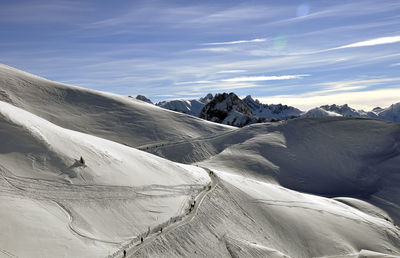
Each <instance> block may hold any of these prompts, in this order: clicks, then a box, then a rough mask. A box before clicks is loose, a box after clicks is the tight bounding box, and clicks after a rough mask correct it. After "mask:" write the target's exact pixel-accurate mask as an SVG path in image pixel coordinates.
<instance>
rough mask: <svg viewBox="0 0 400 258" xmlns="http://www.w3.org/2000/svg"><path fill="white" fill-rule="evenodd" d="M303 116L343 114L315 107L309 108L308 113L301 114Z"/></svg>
mask: <svg viewBox="0 0 400 258" xmlns="http://www.w3.org/2000/svg"><path fill="white" fill-rule="evenodd" d="M301 116H302V117H326V116H342V115H341V114H338V113H335V112H333V111H327V110H326V109H323V108H319V107H316V108H313V109H310V110H308V111H307V112H306V113H304V114H302V115H301Z"/></svg>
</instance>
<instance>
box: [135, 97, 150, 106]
mask: <svg viewBox="0 0 400 258" xmlns="http://www.w3.org/2000/svg"><path fill="white" fill-rule="evenodd" d="M136 99H138V100H141V101H144V102H147V103H150V104H153V102H151V100H150V99H148V98H146V97H145V96H143V95H137V96H136Z"/></svg>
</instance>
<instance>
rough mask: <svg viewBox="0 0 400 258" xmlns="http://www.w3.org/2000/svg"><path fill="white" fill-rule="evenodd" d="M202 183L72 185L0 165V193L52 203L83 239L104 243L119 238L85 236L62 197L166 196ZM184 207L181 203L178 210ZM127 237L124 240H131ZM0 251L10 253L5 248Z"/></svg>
mask: <svg viewBox="0 0 400 258" xmlns="http://www.w3.org/2000/svg"><path fill="white" fill-rule="evenodd" d="M203 187H204V186H203V185H199V184H187V185H175V186H163V185H147V186H140V187H130V186H109V185H73V184H69V183H62V182H56V181H52V180H47V179H38V178H30V177H22V176H16V175H14V174H13V173H12V172H11V171H9V170H8V169H6V168H4V167H3V166H1V165H0V193H2V194H5V195H10V196H16V195H17V196H24V197H29V198H31V199H36V200H45V201H51V202H53V203H55V204H56V205H57V206H58V207H59V208H60V209H61V210H62V211H63V213H64V214H65V215H66V216H67V217H68V219H69V223H68V227H69V229H70V231H71V232H72V233H73V234H74V235H76V236H78V237H82V238H85V239H89V240H93V241H99V242H103V243H107V244H113V245H120V244H121V241H120V242H115V241H109V240H104V239H99V238H94V237H91V236H87V235H85V234H84V233H82V232H80V231H79V230H78V229H77V228H75V227H74V225H73V222H74V216H73V213H72V212H71V211H70V210H69V209H68V208H67V206H66V205H65V204H63V202H64V201H72V200H82V199H83V198H84V199H85V200H134V199H138V198H152V197H156V198H166V197H171V196H182V195H191V194H193V193H194V192H196V191H197V190H200V189H202V188H203ZM184 209H185V207H184V205H182V207H181V208H180V210H179V212H182V211H183V210H184ZM133 238H134V237H130V238H128V239H126V240H124V241H127V240H131V239H133ZM0 252H2V253H4V254H6V255H8V256H9V257H16V256H12V255H11V254H9V253H8V252H6V251H4V250H1V249H0Z"/></svg>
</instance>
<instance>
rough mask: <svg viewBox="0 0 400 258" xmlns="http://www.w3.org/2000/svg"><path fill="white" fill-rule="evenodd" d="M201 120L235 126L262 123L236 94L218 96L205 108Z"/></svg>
mask: <svg viewBox="0 0 400 258" xmlns="http://www.w3.org/2000/svg"><path fill="white" fill-rule="evenodd" d="M199 117H200V118H203V119H206V120H209V121H212V122H216V123H221V124H227V125H233V126H239V127H242V126H245V125H248V124H253V123H257V122H259V121H260V119H259V118H257V117H256V116H255V115H254V114H253V113H252V112H251V110H250V109H249V107H248V106H247V105H246V103H244V102H243V101H242V100H241V99H240V98H239V97H238V96H236V94H234V93H229V94H228V93H223V94H217V95H215V97H214V98H213V99H212V100H211V101H210V102H209V103H208V104H207V105H205V106H204V108H203V109H202V111H201V113H200V115H199Z"/></svg>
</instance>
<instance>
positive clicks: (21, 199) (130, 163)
mask: <svg viewBox="0 0 400 258" xmlns="http://www.w3.org/2000/svg"><path fill="white" fill-rule="evenodd" d="M0 128H1V130H0V132H1V133H0V138H1V142H2V145H1V148H0V164H1V165H0V173H1V180H0V181H1V183H0V191H1V193H2V194H1V196H0V198H1V202H0V203H1V206H2V209H1V218H2V219H1V221H0V228H1V231H2V232H3V234H2V235H1V236H0V249H2V250H6V252H8V253H10V254H13V255H16V256H18V257H62V256H66V257H99V256H105V255H106V254H107V253H110V252H113V251H115V250H117V249H118V247H119V246H120V245H121V244H122V243H123V242H125V241H127V240H128V239H130V238H132V237H135V236H136V235H138V234H140V233H142V232H144V231H146V230H147V228H148V227H153V226H155V225H158V224H160V223H163V222H164V221H168V220H169V218H170V217H173V216H177V215H180V214H182V213H184V212H185V209H186V208H187V203H188V202H189V200H191V199H192V198H193V197H194V196H196V195H197V194H198V193H199V192H200V191H202V190H203V187H204V185H206V184H208V182H209V181H210V179H209V177H208V175H207V172H205V171H204V170H203V169H201V168H197V167H193V166H188V165H181V164H176V163H173V162H170V161H168V160H164V159H162V158H159V157H156V156H154V155H151V154H147V153H145V152H142V151H139V150H136V149H133V148H130V147H127V146H125V145H121V144H118V143H115V142H111V141H109V140H104V139H101V138H98V137H95V136H91V135H87V134H83V133H80V132H76V131H71V130H69V129H64V128H61V127H59V126H57V125H54V124H52V123H50V122H48V121H46V120H44V119H42V118H40V117H37V116H36V115H33V114H31V113H29V112H27V111H24V110H22V109H20V108H17V107H15V106H12V105H10V104H8V103H5V102H0ZM81 156H82V157H83V158H84V160H85V165H83V164H81V163H80V162H79V159H80V157H81ZM35 232H38V233H37V234H36V233H35ZM10 236H14V237H10ZM33 236H37V237H33ZM16 239H18V241H16Z"/></svg>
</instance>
